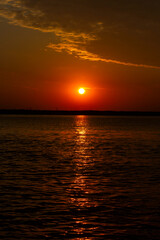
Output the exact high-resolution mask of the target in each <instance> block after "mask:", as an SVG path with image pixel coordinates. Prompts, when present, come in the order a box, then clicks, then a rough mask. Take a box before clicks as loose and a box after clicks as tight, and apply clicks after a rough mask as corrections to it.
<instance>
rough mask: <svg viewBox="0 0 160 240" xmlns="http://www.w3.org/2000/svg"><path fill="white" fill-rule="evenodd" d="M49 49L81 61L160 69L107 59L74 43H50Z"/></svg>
mask: <svg viewBox="0 0 160 240" xmlns="http://www.w3.org/2000/svg"><path fill="white" fill-rule="evenodd" d="M47 47H48V48H51V49H53V50H55V51H57V52H62V51H66V52H67V53H68V54H71V55H74V56H77V57H79V58H81V59H84V60H89V61H95V62H105V63H114V64H120V65H124V66H130V67H142V68H152V69H160V66H152V65H146V64H137V63H130V62H123V61H118V60H114V59H105V58H102V57H100V56H99V55H97V54H94V53H90V52H88V51H87V50H83V49H80V48H79V46H77V45H76V44H75V43H72V44H71V43H58V44H53V43H50V44H49V45H48V46H47Z"/></svg>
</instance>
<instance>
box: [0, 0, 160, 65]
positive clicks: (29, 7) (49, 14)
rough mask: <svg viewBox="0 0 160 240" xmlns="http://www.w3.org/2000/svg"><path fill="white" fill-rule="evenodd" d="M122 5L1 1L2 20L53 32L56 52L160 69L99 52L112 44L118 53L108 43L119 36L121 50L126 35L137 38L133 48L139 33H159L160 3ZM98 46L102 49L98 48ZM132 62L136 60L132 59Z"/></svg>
mask: <svg viewBox="0 0 160 240" xmlns="http://www.w3.org/2000/svg"><path fill="white" fill-rule="evenodd" d="M120 2H121V5H119V1H118V0H116V1H111V0H109V1H105V0H99V1H97V0H93V1H91V2H89V1H74V0H68V1H66V0H54V1H51V0H34V1H33V0H14V1H13V0H1V1H0V16H2V17H4V18H7V19H8V20H9V22H10V23H11V24H16V25H19V26H22V27H26V28H31V29H36V30H39V31H42V32H53V33H54V34H55V35H56V36H57V37H58V40H56V43H55V42H52V43H50V44H49V45H48V46H47V47H48V48H51V49H53V50H54V51H56V52H63V51H65V52H67V53H68V54H72V55H74V56H75V57H79V58H80V59H84V60H88V61H99V62H105V63H114V64H120V65H124V66H131V67H143V68H153V69H160V66H154V65H147V64H138V63H132V61H131V62H127V61H123V60H122V61H120V60H116V59H114V57H113V59H112V58H109V59H108V58H107V57H105V56H107V55H108V54H107V52H105V51H104V53H103V57H102V53H101V52H99V50H98V49H99V46H100V45H102V46H104V49H105V45H106V44H108V45H111V49H112V48H113V49H114V43H112V41H110V40H108V39H109V37H108V36H112V37H113V36H114V37H115V36H116V37H117V36H118V39H119V43H118V47H119V48H120V47H121V44H122V43H123V41H124V39H125V38H124V35H125V36H127V37H128V35H129V34H130V35H131V36H133V40H132V39H131V37H130V39H131V41H128V43H127V46H130V48H132V45H134V38H136V34H135V32H138V31H137V30H139V34H141V30H142V29H143V31H144V30H146V32H147V31H153V29H154V27H155V29H154V30H155V31H154V33H156V32H157V31H156V30H157V29H156V28H158V26H160V19H159V10H160V3H158V1H156V3H154V4H153V3H152V5H151V4H150V2H151V1H147V0H146V1H144V0H139V1H134V2H133V1H130V2H129V1H125V0H122V1H120ZM144 5H145V8H144ZM151 8H154V13H155V14H154V15H153V16H151V18H149V17H148V16H149V14H148V13H150V9H151ZM142 16H143V17H142ZM117 34H118V35H117ZM150 36H151V35H150ZM158 37H160V36H158ZM158 37H157V39H158ZM139 38H140V40H142V39H141V38H143V41H144V45H145V35H144V36H139ZM57 41H58V43H57ZM93 41H94V42H95V44H94V48H92V49H93V50H92V51H90V50H88V49H89V46H90V44H91V43H92V42H93ZM126 41H127V40H126ZM150 41H151V40H150ZM158 42H159V41H158V40H157V51H160V48H159V43H158ZM112 44H113V46H112ZM92 45H93V44H92ZM97 46H98V48H96V47H97ZM135 51H137V53H138V49H135ZM95 52H96V54H95ZM143 52H144V51H142V54H143ZM128 55H129V53H128ZM110 56H112V53H110ZM137 56H138V54H137ZM129 58H130V59H132V57H131V56H129ZM119 59H125V57H124V56H123V55H121V56H119Z"/></svg>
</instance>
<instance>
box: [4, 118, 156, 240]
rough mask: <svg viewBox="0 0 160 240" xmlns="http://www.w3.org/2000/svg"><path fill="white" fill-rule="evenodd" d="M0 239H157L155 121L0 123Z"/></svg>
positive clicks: (26, 120)
mask: <svg viewBox="0 0 160 240" xmlns="http://www.w3.org/2000/svg"><path fill="white" fill-rule="evenodd" d="M0 176H1V181H0V207H1V211H0V239H19V240H21V239H22V240H23V239H30V240H32V239H33V240H34V239H42V240H43V239H73V240H94V239H107V240H112V239H116V240H132V239H133V240H136V239H140V240H146V239H147V240H153V239H157V240H159V239H160V118H159V117H103V116H7V115H6V116H5V115H3V116H0Z"/></svg>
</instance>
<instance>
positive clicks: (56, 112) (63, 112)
mask: <svg viewBox="0 0 160 240" xmlns="http://www.w3.org/2000/svg"><path fill="white" fill-rule="evenodd" d="M0 114H1V115H2V114H12V115H13V114H15V115H97V116H160V112H146V111H144V112H142V111H98V110H79V111H76V110H73V111H67V110H25V109H0Z"/></svg>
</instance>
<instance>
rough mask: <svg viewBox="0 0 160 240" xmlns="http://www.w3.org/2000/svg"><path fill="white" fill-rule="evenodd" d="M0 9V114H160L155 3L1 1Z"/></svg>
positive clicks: (158, 23)
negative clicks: (30, 111) (33, 111)
mask: <svg viewBox="0 0 160 240" xmlns="http://www.w3.org/2000/svg"><path fill="white" fill-rule="evenodd" d="M0 9H1V10H0V36H1V38H0V52H1V55H0V109H4V108H10V109H11V108H16V109H17V108H21V109H22V108H23V109H50V110H54V109H61V110H62V109H64V110H79V109H91V110H93V109H94V110H140V111H160V97H159V93H160V60H159V56H160V46H159V42H160V32H159V27H160V16H159V12H160V3H159V2H158V1H154V3H152V2H151V1H149V0H146V1H143V0H139V1H130V2H129V1H125V0H121V1H118V0H115V1H111V0H110V1H105V0H100V1H97V0H93V1H91V2H89V1H83V0H82V1H73V0H69V1H64V0H59V1H58V0H55V1H51V0H39V1H37V0H35V1H31V0H30V1H29V0H23V1H21V0H20V1H16V0H15V1H13V2H12V1H7V0H3V1H1V2H0ZM80 87H84V88H86V89H87V90H86V94H84V95H82V96H81V95H79V94H78V92H77V91H78V88H80Z"/></svg>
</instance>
